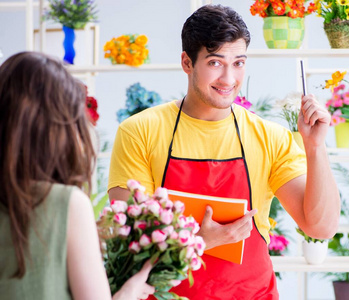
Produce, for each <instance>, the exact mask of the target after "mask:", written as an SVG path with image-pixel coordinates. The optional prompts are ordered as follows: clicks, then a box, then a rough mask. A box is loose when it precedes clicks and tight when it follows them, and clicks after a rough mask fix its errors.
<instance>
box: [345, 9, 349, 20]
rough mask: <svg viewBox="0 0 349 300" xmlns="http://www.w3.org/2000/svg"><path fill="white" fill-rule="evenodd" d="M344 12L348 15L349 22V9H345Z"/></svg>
mask: <svg viewBox="0 0 349 300" xmlns="http://www.w3.org/2000/svg"><path fill="white" fill-rule="evenodd" d="M344 12H345V13H346V15H347V20H349V8H347V9H345V10H344Z"/></svg>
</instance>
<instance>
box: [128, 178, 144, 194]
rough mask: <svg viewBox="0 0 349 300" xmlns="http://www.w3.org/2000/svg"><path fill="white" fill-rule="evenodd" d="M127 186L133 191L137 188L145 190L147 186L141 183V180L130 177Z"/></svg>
mask: <svg viewBox="0 0 349 300" xmlns="http://www.w3.org/2000/svg"><path fill="white" fill-rule="evenodd" d="M127 188H128V189H129V190H130V191H131V192H133V191H135V190H140V191H141V192H144V191H145V187H144V186H142V185H141V184H140V182H139V181H137V180H134V179H130V180H128V181H127Z"/></svg>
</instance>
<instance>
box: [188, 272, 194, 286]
mask: <svg viewBox="0 0 349 300" xmlns="http://www.w3.org/2000/svg"><path fill="white" fill-rule="evenodd" d="M188 280H189V286H190V287H192V286H193V284H194V277H193V272H192V271H191V269H189V272H188Z"/></svg>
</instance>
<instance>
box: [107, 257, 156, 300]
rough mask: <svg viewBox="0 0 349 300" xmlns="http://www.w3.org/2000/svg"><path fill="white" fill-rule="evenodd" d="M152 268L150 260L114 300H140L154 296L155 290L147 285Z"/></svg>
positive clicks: (128, 281) (126, 283)
mask: <svg viewBox="0 0 349 300" xmlns="http://www.w3.org/2000/svg"><path fill="white" fill-rule="evenodd" d="M151 268H152V265H151V263H150V260H148V261H147V262H146V263H145V264H144V266H143V268H142V269H141V270H140V271H139V272H138V273H137V274H135V275H133V276H132V277H131V278H130V279H129V280H127V281H126V282H125V283H124V285H123V286H122V288H121V289H120V290H119V291H118V292H117V293H116V294H115V295H114V296H113V300H139V299H147V298H148V296H149V295H151V294H154V292H155V288H154V287H153V286H150V285H149V284H147V283H146V282H147V279H148V275H149V272H150V270H151Z"/></svg>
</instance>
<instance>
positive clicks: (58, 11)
mask: <svg viewBox="0 0 349 300" xmlns="http://www.w3.org/2000/svg"><path fill="white" fill-rule="evenodd" d="M43 19H44V20H53V21H56V22H58V23H61V24H62V25H63V32H64V41H63V46H64V51H65V55H64V61H65V62H67V63H69V64H73V63H74V58H75V50H74V46H73V45H74V41H75V31H74V29H82V28H84V27H85V25H86V24H87V23H88V22H96V21H97V12H96V5H95V4H94V0H49V8H48V9H47V10H46V11H45V13H44V16H43Z"/></svg>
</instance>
